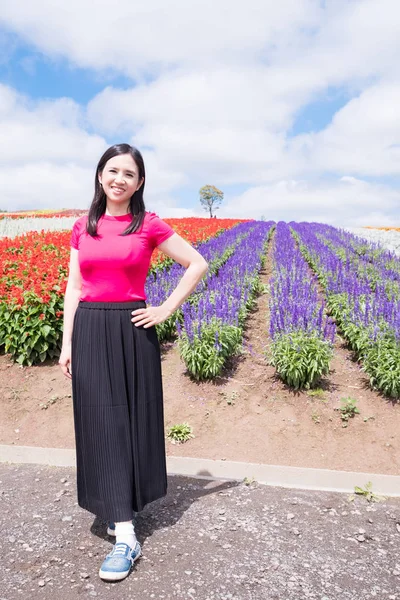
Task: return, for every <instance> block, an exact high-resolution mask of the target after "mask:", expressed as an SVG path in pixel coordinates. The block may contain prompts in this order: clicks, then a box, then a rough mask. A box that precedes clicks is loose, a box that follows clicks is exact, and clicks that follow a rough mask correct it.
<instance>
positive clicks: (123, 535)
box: [115, 521, 136, 548]
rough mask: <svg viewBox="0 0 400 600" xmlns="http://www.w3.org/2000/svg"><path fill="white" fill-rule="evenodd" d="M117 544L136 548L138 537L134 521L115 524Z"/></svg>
mask: <svg viewBox="0 0 400 600" xmlns="http://www.w3.org/2000/svg"><path fill="white" fill-rule="evenodd" d="M115 537H116V540H115V543H116V544H117V543H119V542H124V543H125V544H128V546H130V547H131V548H134V547H135V544H136V535H135V529H134V527H133V523H132V521H120V522H119V523H115Z"/></svg>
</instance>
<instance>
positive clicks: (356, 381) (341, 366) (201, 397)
mask: <svg viewBox="0 0 400 600" xmlns="http://www.w3.org/2000/svg"><path fill="white" fill-rule="evenodd" d="M270 273H271V262H270V259H268V261H267V264H266V267H265V269H264V271H263V272H262V282H263V283H268V280H269V276H270ZM268 313H269V311H268V294H263V295H262V296H260V298H259V299H258V302H257V308H256V310H255V311H254V312H253V313H252V314H251V315H250V317H249V319H248V326H247V330H246V333H245V341H244V348H245V349H244V351H243V354H242V355H241V356H239V357H236V358H235V359H233V360H232V363H231V365H230V366H229V368H228V369H227V370H226V371H225V373H224V376H223V377H220V378H218V379H217V380H216V381H214V382H202V383H196V382H193V381H192V380H191V379H190V377H189V376H188V375H187V374H186V373H185V366H184V364H183V362H182V361H181V359H180V357H179V354H178V351H177V348H176V344H174V343H169V344H165V345H163V352H162V354H163V359H162V367H163V385H164V405H165V426H166V429H167V428H168V427H169V426H171V425H173V424H176V423H183V422H185V421H187V422H188V423H189V424H190V425H191V426H192V427H193V433H194V435H195V437H194V438H192V439H191V440H189V441H188V442H186V443H184V444H181V445H174V444H172V443H171V442H170V441H169V440H166V448H167V454H168V455H170V456H191V457H202V458H211V459H226V460H237V461H248V462H256V463H266V464H275V465H289V466H302V467H315V468H327V469H341V470H347V471H364V472H370V473H385V474H392V475H398V474H399V472H400V451H399V450H400V442H399V436H398V431H399V429H400V404H398V403H393V402H391V401H389V400H387V399H385V398H384V397H382V396H381V395H380V394H378V393H377V392H374V391H372V390H370V389H369V387H368V377H367V376H366V375H365V373H363V372H362V371H361V369H360V366H359V365H358V364H357V363H355V362H354V361H353V360H352V357H351V353H350V352H349V351H348V350H347V349H346V347H345V344H344V343H343V341H342V340H341V339H340V338H338V340H337V342H336V348H335V355H334V359H333V361H332V363H331V371H330V373H329V375H328V376H327V377H325V378H324V379H323V381H322V382H321V390H320V392H319V394H317V395H310V394H309V393H307V392H293V391H291V390H290V389H288V388H287V387H286V386H285V385H284V384H283V383H282V382H281V381H280V380H279V379H277V378H276V376H275V374H274V368H273V367H271V366H270V365H268V363H267V361H266V359H265V350H266V348H267V345H268ZM0 385H1V390H2V391H3V393H2V398H1V414H2V418H1V423H0V443H1V444H16V445H25V446H43V447H58V448H73V447H74V443H75V440H74V426H73V413H72V398H71V393H72V389H71V388H72V386H71V381H70V380H69V379H67V378H66V377H65V376H64V375H63V373H62V372H61V369H60V367H59V366H58V364H57V361H46V362H45V363H43V364H42V365H40V366H35V367H20V366H19V365H16V364H14V363H12V361H11V360H10V357H9V356H4V355H3V356H0ZM52 397H53V399H54V398H55V399H56V400H55V402H53V403H50V404H49V405H48V408H47V409H44V408H42V407H41V404H42V405H43V404H45V403H47V402H49V401H50V400H51V398H52ZM347 397H351V398H355V399H356V400H357V405H358V408H359V410H360V414H359V415H356V416H355V417H354V418H353V419H350V421H349V423H348V426H347V427H346V428H344V427H343V426H342V421H341V418H340V412H339V411H338V410H335V409H336V408H339V406H340V399H341V398H347Z"/></svg>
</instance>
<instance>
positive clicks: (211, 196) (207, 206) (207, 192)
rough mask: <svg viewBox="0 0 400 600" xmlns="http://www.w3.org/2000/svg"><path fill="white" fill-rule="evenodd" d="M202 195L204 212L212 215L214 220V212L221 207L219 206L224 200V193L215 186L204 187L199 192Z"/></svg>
mask: <svg viewBox="0 0 400 600" xmlns="http://www.w3.org/2000/svg"><path fill="white" fill-rule="evenodd" d="M199 194H200V204H201V205H202V207H203V208H204V210H206V211H208V212H209V213H210V218H211V219H212V218H213V210H214V211H215V210H218V208H219V206H217V204H221V202H222V200H223V198H224V192H221V190H219V189H218V188H217V187H215V186H214V185H203V187H202V188H200V191H199Z"/></svg>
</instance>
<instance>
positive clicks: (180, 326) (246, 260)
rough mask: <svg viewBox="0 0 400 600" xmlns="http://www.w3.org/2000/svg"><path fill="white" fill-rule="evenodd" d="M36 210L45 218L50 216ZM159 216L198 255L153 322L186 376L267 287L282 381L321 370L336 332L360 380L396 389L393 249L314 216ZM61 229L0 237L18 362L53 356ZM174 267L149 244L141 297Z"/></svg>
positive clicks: (161, 291) (1, 311)
mask: <svg viewBox="0 0 400 600" xmlns="http://www.w3.org/2000/svg"><path fill="white" fill-rule="evenodd" d="M40 217H43V214H41V215H40ZM30 218H31V217H30V216H29V217H26V219H30ZM34 218H38V219H39V221H38V222H40V223H42V222H41V221H40V218H39V217H34ZM46 218H48V220H49V223H50V222H54V219H58V218H59V217H58V216H56V217H55V216H54V214H51V215H50V214H48V215H46ZM68 218H70V217H68ZM75 218H76V217H73V221H74V220H75ZM166 221H167V222H169V223H170V224H171V225H172V226H173V227H174V229H175V230H176V231H177V232H178V233H179V234H180V235H182V236H183V237H185V238H186V239H188V240H189V241H190V242H191V243H193V244H194V245H196V247H197V249H198V250H199V252H200V253H201V254H202V255H203V256H204V257H205V258H206V260H207V261H208V263H209V271H208V273H207V276H206V277H205V278H204V279H203V281H202V282H201V283H200V284H199V286H198V288H197V290H196V291H195V292H194V293H193V294H192V296H191V297H190V298H189V299H188V301H186V302H185V303H184V304H183V306H182V307H181V308H180V309H179V310H178V311H177V312H176V313H175V315H173V317H171V318H170V319H169V320H168V321H166V322H165V323H162V324H161V325H159V326H157V332H158V335H159V339H160V340H161V341H167V340H177V347H178V349H179V352H180V356H181V360H182V361H183V363H184V365H185V368H186V370H187V372H188V373H189V374H190V375H191V377H192V378H193V379H195V380H198V381H200V380H208V379H215V378H216V377H218V376H220V375H221V373H222V372H223V370H224V368H226V366H227V365H228V364H229V361H230V359H231V358H232V357H233V356H235V355H237V354H238V353H240V352H241V351H242V347H243V337H244V333H245V331H246V327H247V321H248V318H249V315H250V313H251V312H252V311H253V309H254V307H255V304H256V300H257V298H258V297H259V296H260V294H263V293H268V294H269V295H268V301H269V312H270V318H269V321H268V322H267V315H265V342H264V346H265V348H267V347H268V352H269V361H270V364H272V365H273V366H274V368H275V371H276V374H277V376H278V377H279V378H280V379H281V380H282V381H283V382H284V383H285V384H286V385H287V386H288V387H289V388H291V389H294V390H297V389H310V388H314V387H316V386H317V385H318V384H319V382H320V381H321V378H324V377H327V376H328V375H329V371H330V364H331V360H332V357H333V355H334V351H335V336H336V331H338V332H339V333H340V334H341V336H342V337H344V338H345V339H346V342H347V343H348V345H349V347H350V348H351V349H352V352H353V355H354V357H355V359H356V360H357V361H359V364H360V365H362V368H363V369H364V371H365V372H366V373H367V374H368V376H369V379H370V385H371V387H372V388H374V389H378V390H380V391H381V392H382V393H383V394H385V395H386V396H388V397H391V398H399V397H400V259H399V257H398V256H396V255H395V254H394V253H392V252H389V251H386V250H385V249H384V248H382V247H381V246H379V245H378V244H374V243H369V242H367V241H366V240H362V239H360V238H358V237H356V236H355V235H352V234H351V233H348V232H346V231H344V230H342V229H335V228H333V227H330V226H328V225H322V224H317V223H288V224H287V223H283V222H279V223H277V224H275V223H274V222H272V221H269V222H263V221H239V220H233V219H225V220H221V219H194V218H191V219H166ZM10 222H11V219H10V220H9V221H8V223H10ZM71 226H72V224H71V225H70V227H71ZM70 235H71V232H70V228H69V229H68V230H65V229H64V230H62V229H61V230H59V231H46V230H44V229H41V230H40V231H26V232H25V233H24V234H22V235H17V236H13V235H12V232H11V231H10V234H9V235H7V236H6V237H3V238H1V239H0V261H1V277H0V346H1V347H2V349H3V351H5V352H6V353H8V354H10V355H11V356H12V358H13V360H15V361H16V362H18V363H20V364H21V365H34V364H38V363H40V362H43V361H45V360H46V358H56V357H57V356H59V353H60V343H61V339H62V324H63V320H62V317H63V295H64V293H65V287H66V281H67V275H68V262H69V253H70V246H69V242H70ZM267 256H270V258H271V260H272V276H271V278H270V279H269V281H268V284H267V285H266V286H265V285H263V284H261V282H260V272H261V271H262V269H263V267H264V265H265V261H266V258H267ZM183 271H184V269H183V268H182V267H181V266H180V265H178V264H175V263H174V264H172V261H170V260H169V259H165V257H164V256H162V255H161V253H158V252H155V253H154V254H153V259H152V269H151V272H150V273H149V276H148V279H147V283H146V294H147V297H148V302H149V303H151V304H159V303H161V302H163V300H164V299H165V298H166V297H167V296H168V295H169V293H170V292H171V291H172V290H173V289H174V287H175V286H176V285H177V282H178V281H179V279H180V277H181V276H182V274H183ZM266 357H267V355H266ZM266 357H265V360H266Z"/></svg>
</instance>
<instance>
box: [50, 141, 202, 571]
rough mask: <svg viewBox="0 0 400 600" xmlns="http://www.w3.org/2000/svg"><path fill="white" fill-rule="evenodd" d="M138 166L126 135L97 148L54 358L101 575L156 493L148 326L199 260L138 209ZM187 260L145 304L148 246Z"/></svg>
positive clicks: (169, 309)
mask: <svg viewBox="0 0 400 600" xmlns="http://www.w3.org/2000/svg"><path fill="white" fill-rule="evenodd" d="M144 185H145V168H144V163H143V158H142V156H141V154H140V152H139V151H138V150H137V149H136V148H133V147H131V146H129V145H128V144H117V145H115V146H111V147H110V148H109V149H108V150H106V152H105V153H104V154H103V156H102V157H101V159H100V161H99V163H98V165H97V169H96V177H95V194H94V198H93V201H92V204H91V206H90V209H89V214H88V215H85V216H83V217H80V218H79V219H78V220H77V221H76V222H75V224H74V226H73V230H72V235H71V257H70V265H69V277H68V283H67V288H66V292H65V299H64V331H63V341H62V350H61V356H60V360H59V364H60V366H61V369H62V371H63V373H64V375H65V376H66V377H68V378H70V379H72V397H73V412H74V426H75V442H76V464H77V493H78V504H79V506H81V507H82V508H84V509H86V510H88V511H90V512H92V513H93V514H95V515H97V516H99V517H100V518H102V519H104V520H106V521H109V522H110V525H109V529H108V531H109V533H111V534H113V533H114V528H115V536H116V543H115V546H114V547H113V550H112V551H111V552H110V553H109V554H108V555H107V556H106V558H105V560H104V562H103V564H102V565H101V567H100V571H99V575H100V577H101V578H102V579H105V580H108V581H115V580H120V579H123V578H124V577H126V576H127V575H128V574H129V571H130V568H131V566H132V565H133V563H134V561H135V560H137V559H138V558H139V556H140V554H141V547H140V544H139V542H138V541H137V539H136V536H135V531H134V526H133V523H132V518H133V515H134V512H138V511H140V510H142V509H143V507H144V506H145V505H146V504H148V503H149V502H152V501H153V500H156V499H157V498H160V497H162V496H165V495H166V493H167V472H166V458H165V438H164V416H163V393H162V381H161V358H160V348H159V344H158V338H157V334H156V330H155V325H157V324H158V323H162V322H163V321H165V320H166V319H168V317H170V316H171V315H172V314H173V313H174V312H175V311H176V309H177V308H178V307H179V306H180V305H181V304H182V303H183V302H184V301H185V300H186V298H188V296H189V295H190V294H191V293H192V292H193V290H194V289H195V287H196V286H197V284H198V283H199V281H200V279H201V278H202V277H203V276H204V274H205V273H206V271H207V268H208V265H207V263H206V261H205V260H204V259H203V257H202V256H201V255H200V254H199V253H198V252H197V251H196V250H195V249H194V248H193V247H192V246H191V245H190V244H188V243H187V242H186V241H185V240H184V239H183V238H181V237H180V236H179V235H177V234H176V233H175V232H174V230H173V229H172V228H171V227H170V226H169V225H168V224H167V223H165V222H164V221H162V220H161V219H159V217H157V216H156V215H155V214H154V213H149V212H146V211H145V206H144V201H143V190H144ZM156 247H158V248H160V250H162V252H164V253H165V254H166V255H167V256H169V257H171V258H172V259H173V260H175V261H177V262H178V263H180V264H181V265H183V266H184V267H185V268H186V272H185V274H184V275H183V277H182V279H181V281H180V282H179V284H178V285H177V287H176V289H175V290H174V291H173V292H172V293H171V295H170V296H169V297H168V298H167V299H166V300H165V302H163V304H162V305H161V306H146V302H145V300H146V296H145V292H144V284H145V280H146V276H147V273H148V270H149V265H150V259H151V254H152V252H153V250H154V248H156Z"/></svg>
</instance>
